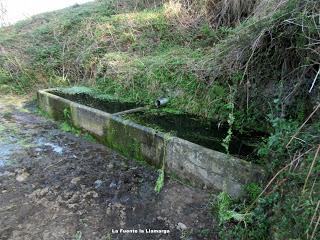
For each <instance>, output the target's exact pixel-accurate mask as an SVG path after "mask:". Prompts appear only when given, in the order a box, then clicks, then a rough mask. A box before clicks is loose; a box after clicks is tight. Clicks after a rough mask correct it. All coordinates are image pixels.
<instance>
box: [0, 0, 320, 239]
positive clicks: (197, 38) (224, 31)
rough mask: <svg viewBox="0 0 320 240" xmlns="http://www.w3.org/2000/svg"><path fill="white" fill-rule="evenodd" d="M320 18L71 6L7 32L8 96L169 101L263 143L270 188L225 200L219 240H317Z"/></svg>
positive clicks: (298, 8) (135, 5)
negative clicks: (77, 89) (72, 94)
mask: <svg viewBox="0 0 320 240" xmlns="http://www.w3.org/2000/svg"><path fill="white" fill-rule="evenodd" d="M319 12H320V2H319V1H318V0H271V1H268V0H240V1H237V0H193V1H187V0H185V1H183V0H181V1H179V0H168V1H160V0H149V1H148V0H135V1H128V0H118V1H116V0H100V1H95V2H93V3H88V4H84V5H75V6H73V7H71V8H68V9H64V10H60V11H55V12H51V13H46V14H42V15H37V16H34V17H32V18H31V19H29V20H26V21H22V22H19V23H17V24H15V25H13V26H10V27H5V28H1V29H0V92H2V93H6V92H14V93H19V94H25V93H30V92H31V91H34V90H35V89H38V88H46V87H56V86H73V85H84V86H88V87H91V88H94V89H95V90H96V91H98V92H100V93H103V94H111V95H113V96H115V97H117V98H120V99H123V100H130V101H139V102H144V103H146V104H149V103H152V102H153V101H154V99H155V98H157V97H160V96H168V97H171V98H172V101H171V102H170V107H171V108H173V109H176V110H179V111H186V112H189V113H193V114H197V115H200V116H203V117H209V118H215V119H217V120H219V121H228V122H229V124H230V129H231V128H234V129H236V130H237V131H248V129H252V130H263V131H267V132H268V133H269V134H270V137H268V138H267V139H265V141H264V142H263V143H261V145H260V146H259V147H258V148H257V152H258V153H259V159H257V162H260V164H261V165H263V166H265V167H266V170H267V172H268V174H269V179H268V180H269V182H268V181H267V182H266V183H265V184H264V185H261V186H260V185H259V184H252V185H250V186H248V187H247V189H246V190H247V192H248V196H247V198H246V199H241V200H238V201H236V202H233V201H232V200H231V199H229V198H228V197H226V196H222V197H221V196H220V197H219V198H217V199H216V200H215V204H214V206H215V207H214V209H215V210H217V211H215V212H216V214H218V215H219V219H220V230H219V231H218V233H217V234H219V235H220V237H221V238H222V239H270V238H275V239H317V238H320V233H319V228H320V227H319V218H320V217H319V216H320V206H319V205H320V182H319V172H320V164H319V162H320V161H319V144H320V136H319V135H320V134H319V132H320V123H319V122H320V121H319V116H320V115H319V112H320V110H319V103H320V97H319V93H320V91H319V90H320V84H319V78H320V76H319V75H320V74H319V73H320V62H319V59H320V48H319V43H320V15H319ZM230 134H232V131H230ZM221 209H222V210H221ZM225 214H227V216H225ZM230 214H231V215H230ZM237 214H241V215H237ZM220 215H221V216H220Z"/></svg>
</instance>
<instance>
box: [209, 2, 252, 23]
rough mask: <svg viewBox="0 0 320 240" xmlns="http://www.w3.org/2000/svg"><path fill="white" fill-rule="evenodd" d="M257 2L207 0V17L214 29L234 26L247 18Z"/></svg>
mask: <svg viewBox="0 0 320 240" xmlns="http://www.w3.org/2000/svg"><path fill="white" fill-rule="evenodd" d="M257 1H258V0H207V1H206V9H207V17H208V19H209V21H210V22H211V24H213V25H214V26H215V27H219V26H235V25H237V24H239V23H240V22H241V21H242V20H243V19H246V18H247V17H249V16H250V15H251V14H252V13H253V11H254V9H255V6H256V3H257Z"/></svg>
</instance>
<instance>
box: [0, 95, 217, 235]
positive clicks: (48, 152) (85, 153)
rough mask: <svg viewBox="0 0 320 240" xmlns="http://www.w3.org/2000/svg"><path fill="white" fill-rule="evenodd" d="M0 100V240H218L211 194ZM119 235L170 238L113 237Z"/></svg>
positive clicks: (25, 106) (28, 107)
mask: <svg viewBox="0 0 320 240" xmlns="http://www.w3.org/2000/svg"><path fill="white" fill-rule="evenodd" d="M35 109H36V108H35V104H32V103H30V102H29V101H25V100H21V99H16V98H14V97H1V99H0V239H12V240H13V239H14V240H19V239H76V240H80V239H90V240H91V239H216V237H215V234H214V230H213V229H214V225H215V222H214V220H213V217H212V215H211V214H210V198H211V196H210V194H209V193H207V192H205V191H203V190H199V189H194V188H191V187H188V186H186V185H184V184H182V183H180V182H178V181H175V180H173V179H166V182H165V186H164V188H163V190H162V191H161V192H160V194H157V193H155V191H154V186H155V182H156V179H157V172H156V171H155V169H152V168H151V167H150V166H146V165H143V164H140V163H137V162H136V161H134V160H132V159H127V158H125V157H123V156H121V155H119V154H118V153H116V152H115V151H113V150H110V149H108V148H106V147H105V146H103V145H100V144H98V143H94V142H90V141H88V140H86V139H85V138H83V137H81V136H79V137H78V136H75V135H74V134H71V133H66V132H63V131H61V130H60V129H59V127H58V124H57V123H54V122H52V121H51V120H48V119H46V118H44V117H41V116H39V115H37V114H36V113H35V112H34V110H35ZM120 229H135V230H139V229H141V230H145V229H151V230H154V229H156V230H169V231H170V233H166V234H164V233H162V234H155V233H146V232H145V233H131V234H129V233H126V234H124V233H113V232H116V231H117V230H119V231H120Z"/></svg>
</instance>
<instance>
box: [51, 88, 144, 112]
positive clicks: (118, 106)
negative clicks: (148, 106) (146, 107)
mask: <svg viewBox="0 0 320 240" xmlns="http://www.w3.org/2000/svg"><path fill="white" fill-rule="evenodd" d="M51 93H52V94H55V95H57V96H60V97H63V98H65V99H68V100H71V101H74V102H77V103H80V104H83V105H85V106H88V107H93V108H96V109H99V110H102V111H105V112H108V113H117V112H122V111H125V110H129V109H133V108H137V107H142V105H140V104H136V103H132V102H119V101H114V100H102V99H98V98H95V97H92V96H91V95H89V94H86V93H75V94H67V93H62V92H59V91H52V92H51Z"/></svg>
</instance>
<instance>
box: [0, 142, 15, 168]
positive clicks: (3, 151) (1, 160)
mask: <svg viewBox="0 0 320 240" xmlns="http://www.w3.org/2000/svg"><path fill="white" fill-rule="evenodd" d="M18 150H20V147H19V146H18V145H16V144H14V143H6V144H0V167H4V166H6V165H8V164H9V160H10V155H11V154H12V153H13V152H16V151H18Z"/></svg>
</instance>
